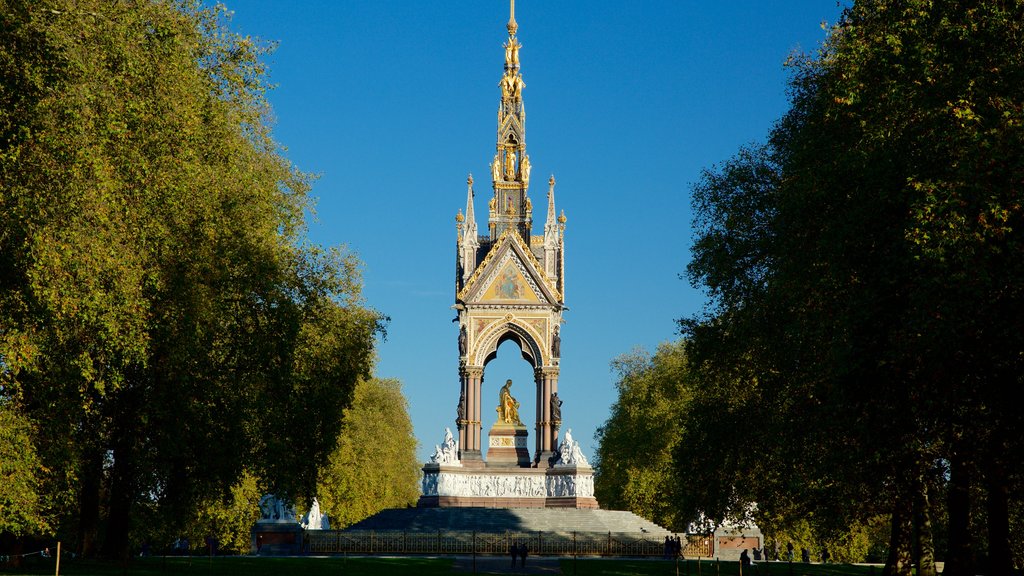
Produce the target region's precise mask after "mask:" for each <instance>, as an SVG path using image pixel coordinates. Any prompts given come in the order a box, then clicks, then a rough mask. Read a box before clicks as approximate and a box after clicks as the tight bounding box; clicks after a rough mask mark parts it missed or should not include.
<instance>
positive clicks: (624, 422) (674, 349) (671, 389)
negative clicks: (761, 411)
mask: <svg viewBox="0 0 1024 576" xmlns="http://www.w3.org/2000/svg"><path fill="white" fill-rule="evenodd" d="M612 368H613V370H615V371H616V372H617V373H618V381H617V382H616V387H617V388H618V397H617V399H616V401H615V403H614V404H612V408H611V414H610V415H609V417H608V420H606V421H605V423H604V424H603V425H602V426H601V427H600V428H598V430H597V433H596V434H595V438H596V439H597V441H598V448H597V458H596V461H595V464H594V468H595V477H594V493H595V495H596V496H597V499H598V501H599V502H601V505H602V506H605V507H607V508H611V509H622V510H630V511H632V512H635V513H637V514H639V515H641V516H644V517H645V518H649V519H651V520H653V521H655V522H657V523H659V524H661V525H663V526H667V527H671V528H673V529H675V530H679V531H682V530H685V529H686V524H687V523H688V522H689V521H690V520H691V519H692V518H690V517H687V516H683V515H680V514H679V511H680V510H679V507H678V506H677V505H676V502H675V501H674V499H673V498H672V495H673V494H674V493H675V490H674V489H673V487H674V486H675V477H674V475H673V474H672V453H673V450H674V448H675V446H676V444H677V443H678V442H679V440H680V438H682V437H684V436H685V431H684V430H683V429H682V428H681V427H680V426H679V425H678V423H679V421H680V420H681V418H682V415H683V413H684V411H685V410H686V407H687V402H688V401H689V397H690V394H691V391H690V378H689V374H688V372H687V366H686V356H685V355H684V354H683V345H682V343H681V342H675V343H666V344H662V345H660V346H659V347H658V350H657V352H655V354H654V355H653V356H650V355H648V354H646V353H644V352H641V351H637V352H633V353H632V354H627V355H624V356H621V357H619V358H617V359H616V360H615V361H614V362H612Z"/></svg>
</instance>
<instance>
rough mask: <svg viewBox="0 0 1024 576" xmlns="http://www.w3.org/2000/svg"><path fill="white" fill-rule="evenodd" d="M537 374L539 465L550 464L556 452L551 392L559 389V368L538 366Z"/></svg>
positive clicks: (537, 460)
mask: <svg viewBox="0 0 1024 576" xmlns="http://www.w3.org/2000/svg"><path fill="white" fill-rule="evenodd" d="M536 375H537V459H536V462H537V465H538V467H544V466H547V465H548V462H547V460H548V458H550V457H551V455H552V454H553V453H554V452H553V451H554V449H555V447H554V441H553V439H554V438H555V434H556V432H555V430H554V426H553V423H552V422H551V394H552V393H554V392H557V391H558V368H556V367H551V366H549V367H545V368H538V369H537V371H536Z"/></svg>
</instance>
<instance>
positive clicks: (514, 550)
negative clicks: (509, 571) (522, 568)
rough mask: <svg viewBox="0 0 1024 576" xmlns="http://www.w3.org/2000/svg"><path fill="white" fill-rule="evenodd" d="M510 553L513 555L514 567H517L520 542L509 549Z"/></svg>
mask: <svg viewBox="0 0 1024 576" xmlns="http://www.w3.org/2000/svg"><path fill="white" fill-rule="evenodd" d="M508 553H509V554H510V555H511V556H512V567H513V568H515V567H516V556H519V544H513V545H512V547H511V548H509V549H508Z"/></svg>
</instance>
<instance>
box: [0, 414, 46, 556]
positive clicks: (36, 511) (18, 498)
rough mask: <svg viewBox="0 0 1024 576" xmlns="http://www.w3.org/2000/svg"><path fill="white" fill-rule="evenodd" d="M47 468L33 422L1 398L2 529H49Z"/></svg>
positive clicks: (20, 531) (28, 531) (33, 531)
mask: <svg viewBox="0 0 1024 576" xmlns="http://www.w3.org/2000/svg"><path fill="white" fill-rule="evenodd" d="M45 472H46V471H45V470H44V469H43V467H42V463H41V462H40V459H39V456H38V454H36V450H35V446H34V445H33V443H32V430H31V426H30V425H29V423H28V422H27V421H26V420H25V418H24V417H23V416H21V415H20V414H19V413H18V412H17V411H15V410H13V409H12V407H11V406H10V405H9V403H8V402H7V401H3V400H0V533H9V534H13V535H15V536H21V535H23V534H40V533H45V532H47V531H48V530H49V522H48V521H47V518H46V516H45V515H44V512H43V510H44V506H43V502H42V501H41V498H40V494H39V492H40V479H41V477H42V475H43V474H45Z"/></svg>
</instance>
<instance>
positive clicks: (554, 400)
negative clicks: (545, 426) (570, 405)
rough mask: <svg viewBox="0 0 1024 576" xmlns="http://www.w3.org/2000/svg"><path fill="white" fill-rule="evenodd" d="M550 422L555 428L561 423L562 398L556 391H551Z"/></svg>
mask: <svg viewBox="0 0 1024 576" xmlns="http://www.w3.org/2000/svg"><path fill="white" fill-rule="evenodd" d="M551 424H552V425H553V426H554V427H555V428H556V429H557V428H558V427H559V426H561V425H562V400H561V399H560V398H559V397H558V392H552V393H551Z"/></svg>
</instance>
